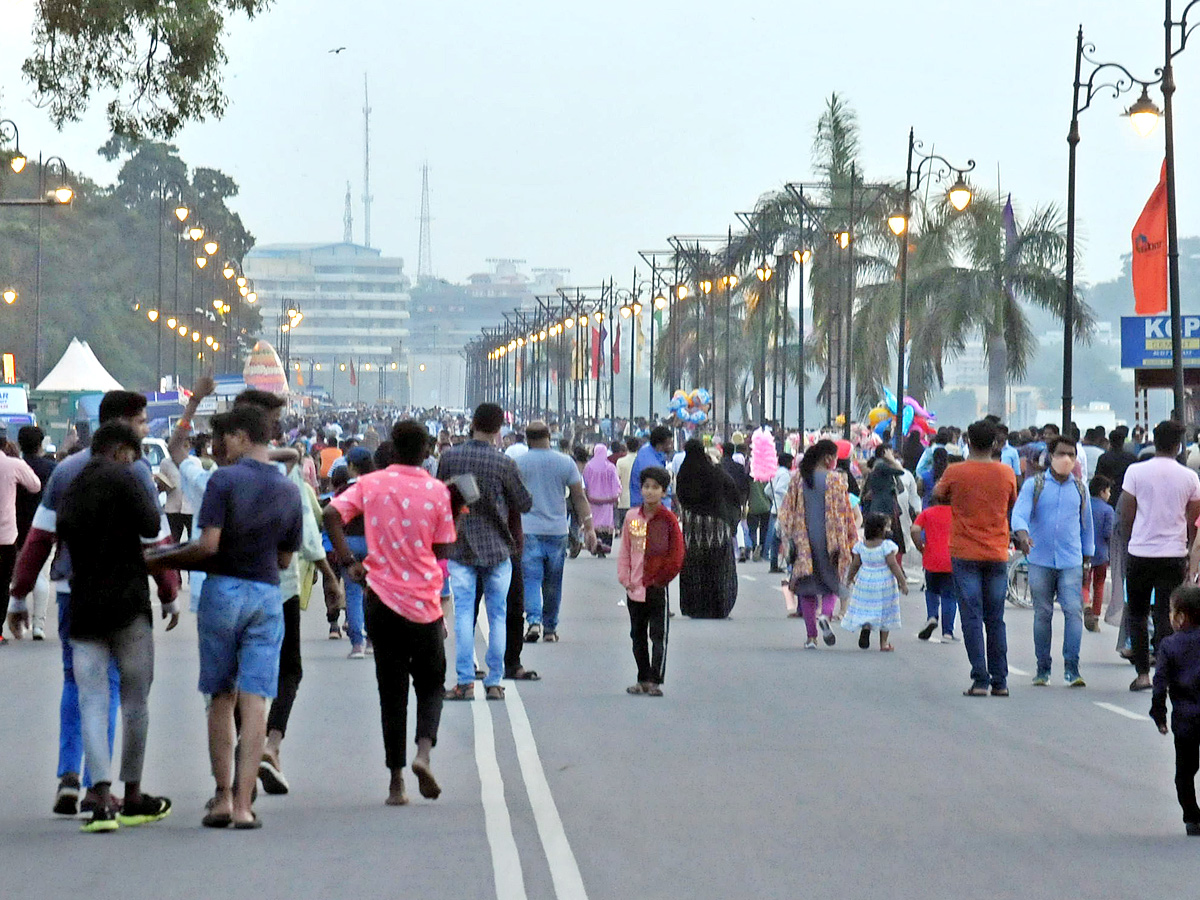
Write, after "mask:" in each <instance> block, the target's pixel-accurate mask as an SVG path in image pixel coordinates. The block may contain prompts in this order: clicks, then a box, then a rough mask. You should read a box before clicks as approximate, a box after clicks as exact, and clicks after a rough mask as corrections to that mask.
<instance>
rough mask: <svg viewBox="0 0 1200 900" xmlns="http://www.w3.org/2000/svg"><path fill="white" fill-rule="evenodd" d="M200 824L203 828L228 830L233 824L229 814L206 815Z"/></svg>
mask: <svg viewBox="0 0 1200 900" xmlns="http://www.w3.org/2000/svg"><path fill="white" fill-rule="evenodd" d="M200 824H201V825H203V826H204V827H205V828H228V827H229V826H230V825H232V824H233V816H232V815H230V814H229V813H212V812H210V813H208V814H207V815H206V816H205V817H204V818H203V819H201V820H200Z"/></svg>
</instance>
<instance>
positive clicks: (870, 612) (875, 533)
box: [842, 513, 908, 653]
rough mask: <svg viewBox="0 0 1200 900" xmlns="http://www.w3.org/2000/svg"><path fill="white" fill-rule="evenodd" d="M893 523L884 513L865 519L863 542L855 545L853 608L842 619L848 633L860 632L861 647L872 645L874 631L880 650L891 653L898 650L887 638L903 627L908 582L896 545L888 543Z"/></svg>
mask: <svg viewBox="0 0 1200 900" xmlns="http://www.w3.org/2000/svg"><path fill="white" fill-rule="evenodd" d="M891 527H892V522H891V519H890V518H889V517H888V516H886V515H884V514H883V513H871V514H869V515H867V516H866V517H865V518H864V519H863V540H861V541H859V542H858V543H857V544H855V545H854V550H853V558H852V559H851V561H850V572H849V574H848V575H847V578H846V580H847V582H848V583H849V584H850V587H851V591H850V606H849V608H848V609H847V610H846V615H845V617H844V618H843V619H842V627H843V628H845V629H846V630H847V631H853V630H854V629H856V628H857V629H859V633H858V646H859V647H861V648H862V649H863V650H866V649H867V648H868V647H869V646H870V645H871V629H872V628H875V629H877V630H878V631H879V649H880V650H882V651H883V652H885V653H888V652H890V651H892V650H894V649H895V648H894V647H893V646H892V645H891V644H890V643H888V634H889V633H890V632H891V631H893V630H895V629H897V628H899V627H900V595H901V594H907V593H908V579H907V578H906V577H905V575H904V570H903V569H902V568H901V567H900V562H899V560H897V559H896V551H897V550H898V549H899V548H898V547H897V546H896V544H894V543H893V542H892V541H890V540H888V532H889V531H890V530H891Z"/></svg>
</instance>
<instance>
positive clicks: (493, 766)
mask: <svg viewBox="0 0 1200 900" xmlns="http://www.w3.org/2000/svg"><path fill="white" fill-rule="evenodd" d="M487 703H488V702H487V700H485V699H484V697H483V693H482V692H480V691H476V693H475V699H474V701H472V703H471V716H472V718H473V719H474V720H475V763H476V765H477V766H478V767H479V783H480V794H481V796H482V799H483V821H484V825H485V827H486V831H487V839H488V846H489V847H490V848H491V851H492V874H493V876H494V877H495V880H496V900H527V895H526V893H525V876H524V875H523V874H522V872H521V856H520V854H519V853H517V840H516V838H515V837H514V836H513V830H512V819H511V818H509V815H508V804H506V803H505V802H504V779H503V778H501V777H500V763H499V761H498V760H497V759H496V733H495V730H494V729H493V728H492V712H491V710H490V709H488V707H487Z"/></svg>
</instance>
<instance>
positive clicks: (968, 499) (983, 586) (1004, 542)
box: [933, 420, 1017, 697]
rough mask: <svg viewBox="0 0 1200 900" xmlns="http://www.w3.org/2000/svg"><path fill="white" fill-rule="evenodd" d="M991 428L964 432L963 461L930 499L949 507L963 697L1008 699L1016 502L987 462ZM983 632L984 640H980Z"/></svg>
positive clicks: (1009, 478) (998, 470) (1010, 480)
mask: <svg viewBox="0 0 1200 900" xmlns="http://www.w3.org/2000/svg"><path fill="white" fill-rule="evenodd" d="M996 436H997V432H996V426H995V425H993V424H992V423H991V422H988V421H987V420H980V421H978V422H975V423H973V424H972V425H971V426H970V427H969V428H968V429H967V442H968V450H969V453H968V456H967V458H966V460H964V461H963V462H961V463H957V464H955V465H952V466H950V467H948V468H947V469H946V471H945V474H943V475H942V477H941V478H940V479H939V480H938V483H937V484H936V485H935V486H934V489H933V496H934V497H935V498H937V499H938V500H941V501H944V502H947V503H949V504H950V507H951V509H952V510H953V514H954V515H953V522H952V525H951V530H950V562H951V566H952V568H953V570H954V587H955V589H956V590H957V592H958V605H959V612H960V614H961V618H962V635H963V644H964V645H965V646H966V648H967V657H968V658H969V659H970V660H971V687H970V688H969V689H967V690H966V691H964V692H963V695H964V696H967V697H986V696H987V693H988V687H989V685H990V686H991V691H992V696H994V697H1007V696H1008V637H1007V634H1006V632H1005V629H1004V601H1005V598H1006V596H1007V594H1008V545H1009V528H1008V520H1009V515H1010V514H1011V513H1012V508H1013V504H1014V503H1016V501H1017V479H1016V477H1015V476H1014V475H1013V470H1012V469H1011V468H1009V467H1008V466H1006V465H1005V464H1004V463H1000V462H995V461H993V459H992V447H993V446H994V444H995V443H996ZM985 629H986V632H987V639H986V643H985V640H984V631H985Z"/></svg>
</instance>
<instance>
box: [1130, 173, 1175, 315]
mask: <svg viewBox="0 0 1200 900" xmlns="http://www.w3.org/2000/svg"><path fill="white" fill-rule="evenodd" d="M1133 298H1134V312H1136V313H1137V314H1138V315H1139V316H1152V315H1155V314H1156V313H1165V312H1166V311H1167V164H1166V162H1165V161H1164V162H1163V167H1162V174H1161V175H1160V176H1159V178H1158V185H1157V186H1156V187H1155V188H1154V193H1152V194H1151V195H1150V199H1149V200H1147V201H1146V207H1145V209H1143V210H1142V214H1141V215H1140V216H1138V220H1137V224H1136V225H1134V226H1133Z"/></svg>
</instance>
